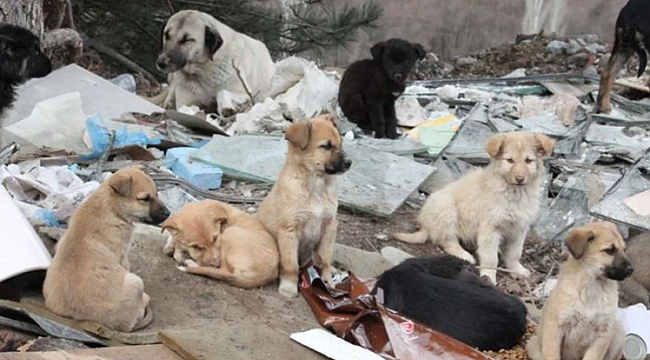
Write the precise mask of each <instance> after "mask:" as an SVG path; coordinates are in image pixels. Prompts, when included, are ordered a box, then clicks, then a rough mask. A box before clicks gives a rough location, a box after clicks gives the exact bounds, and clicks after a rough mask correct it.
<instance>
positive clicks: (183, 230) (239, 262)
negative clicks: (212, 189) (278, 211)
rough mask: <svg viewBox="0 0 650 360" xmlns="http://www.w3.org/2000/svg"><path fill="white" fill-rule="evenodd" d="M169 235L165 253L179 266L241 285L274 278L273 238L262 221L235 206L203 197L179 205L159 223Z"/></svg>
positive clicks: (252, 285)
mask: <svg viewBox="0 0 650 360" xmlns="http://www.w3.org/2000/svg"><path fill="white" fill-rule="evenodd" d="M162 229H163V231H164V230H167V231H168V232H169V233H170V234H171V236H170V237H169V239H168V241H167V244H166V245H165V248H164V251H165V254H167V256H173V257H174V260H176V261H177V262H178V263H179V264H181V265H183V266H181V267H180V269H181V270H183V271H185V272H188V273H190V274H196V275H203V276H206V277H210V278H213V279H217V280H224V281H226V282H227V283H229V284H231V285H234V286H238V287H241V288H255V287H259V286H262V285H265V284H267V283H269V282H271V281H273V280H275V279H277V277H278V266H279V262H280V257H279V254H278V246H277V243H276V242H275V239H273V237H272V236H271V235H269V233H268V232H267V231H266V229H264V227H263V226H262V224H261V223H260V222H259V221H258V220H257V219H256V218H255V217H253V216H252V215H249V214H247V213H245V212H243V211H241V210H239V209H237V208H235V207H233V206H230V205H228V204H225V203H222V202H220V201H216V200H203V201H199V202H194V203H190V204H187V205H185V206H183V207H182V208H181V209H180V210H178V212H176V213H175V214H174V215H172V216H171V217H170V218H169V219H167V221H165V222H164V223H163V224H162Z"/></svg>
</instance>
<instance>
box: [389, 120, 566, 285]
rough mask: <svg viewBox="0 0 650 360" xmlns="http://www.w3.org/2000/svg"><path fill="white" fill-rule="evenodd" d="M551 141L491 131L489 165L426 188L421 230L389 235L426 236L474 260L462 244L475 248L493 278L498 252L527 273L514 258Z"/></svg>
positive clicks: (417, 240) (413, 239)
mask: <svg viewBox="0 0 650 360" xmlns="http://www.w3.org/2000/svg"><path fill="white" fill-rule="evenodd" d="M554 146H555V140H553V139H551V138H549V137H548V136H546V135H542V134H532V133H525V132H511V133H501V134H496V135H494V136H492V137H491V138H490V139H489V140H488V141H487V143H486V144H485V149H486V151H487V153H488V154H489V155H490V157H491V158H492V161H491V162H490V165H488V166H487V167H485V168H482V169H478V170H475V171H473V172H471V173H468V174H467V175H465V176H463V177H462V178H460V179H458V180H457V181H455V182H453V183H451V184H449V185H447V186H445V187H444V188H442V189H441V190H439V191H437V192H436V193H434V194H431V196H429V198H428V199H427V201H426V203H425V204H424V206H423V207H422V210H421V211H420V214H419V216H418V223H419V224H420V231H418V232H416V233H413V234H402V233H398V234H394V235H393V237H394V238H395V239H397V240H400V241H403V242H407V243H412V244H421V243H424V242H426V241H427V240H428V239H431V241H432V242H433V244H434V246H439V247H441V248H442V250H444V251H445V252H446V253H448V254H451V255H454V256H457V257H459V258H461V259H464V260H467V261H469V262H470V263H472V264H474V263H476V260H475V259H474V257H473V256H472V254H470V253H469V252H467V250H466V249H468V248H476V255H477V257H478V261H479V263H480V265H481V267H482V268H483V269H481V276H487V277H488V278H489V279H490V280H491V281H492V283H494V284H496V268H497V265H498V262H499V252H501V259H502V260H503V263H504V265H505V267H506V268H507V269H509V270H512V271H513V272H515V273H517V274H519V275H521V276H529V275H530V270H528V269H526V268H525V267H524V266H523V265H521V263H520V261H519V260H520V258H521V252H522V250H523V248H524V240H525V239H526V234H527V233H528V228H529V227H530V224H531V223H532V222H533V220H534V219H535V215H536V213H537V211H538V209H539V204H540V198H541V185H542V181H543V180H544V176H543V175H544V170H545V169H544V158H545V157H547V156H549V155H550V154H551V153H552V152H553V148H554Z"/></svg>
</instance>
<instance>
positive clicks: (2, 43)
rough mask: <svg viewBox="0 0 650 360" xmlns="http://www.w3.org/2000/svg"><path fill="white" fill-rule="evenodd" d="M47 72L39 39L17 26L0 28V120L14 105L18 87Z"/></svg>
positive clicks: (49, 70)
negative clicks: (5, 111)
mask: <svg viewBox="0 0 650 360" xmlns="http://www.w3.org/2000/svg"><path fill="white" fill-rule="evenodd" d="M50 72H52V63H51V62H50V59H49V58H48V57H47V56H46V55H45V54H44V53H43V51H42V50H41V43H40V41H39V39H38V37H36V36H35V35H34V34H33V33H32V32H31V31H29V30H27V29H25V28H22V27H19V26H14V25H5V24H2V25H0V117H1V116H2V114H3V112H4V110H6V109H7V108H8V107H10V106H11V104H12V103H13V102H14V99H15V97H16V92H15V91H16V87H17V86H18V85H20V84H22V83H24V82H25V81H27V80H29V79H31V78H39V77H43V76H45V75H47V74H49V73H50ZM0 125H2V123H1V122H0Z"/></svg>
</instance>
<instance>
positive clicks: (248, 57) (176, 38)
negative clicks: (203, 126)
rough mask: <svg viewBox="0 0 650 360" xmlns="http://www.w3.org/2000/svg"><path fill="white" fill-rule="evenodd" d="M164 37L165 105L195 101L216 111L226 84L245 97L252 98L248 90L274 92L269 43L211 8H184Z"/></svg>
mask: <svg viewBox="0 0 650 360" xmlns="http://www.w3.org/2000/svg"><path fill="white" fill-rule="evenodd" d="M161 38H162V53H161V54H160V56H158V59H157V60H156V65H157V67H158V69H160V70H161V71H163V72H165V73H167V74H169V76H168V81H169V90H168V92H167V94H166V97H165V100H164V103H163V105H164V107H165V108H168V109H174V108H180V107H181V106H183V105H187V106H191V105H196V106H198V107H200V108H203V109H205V110H206V111H207V112H216V111H217V107H216V106H217V104H216V101H217V94H218V93H219V92H220V91H222V90H227V91H229V92H231V93H233V94H234V95H235V96H236V97H237V99H238V101H239V100H243V101H242V102H245V101H246V100H248V98H249V95H248V93H249V92H250V94H251V95H252V96H253V98H254V100H255V102H257V101H259V100H264V99H265V98H266V97H267V94H268V93H269V92H270V89H271V78H272V77H273V74H274V73H275V64H274V63H273V60H272V59H271V55H270V54H269V50H268V49H267V48H266V45H264V43H262V42H261V41H258V40H255V39H253V38H251V37H248V36H247V35H244V34H241V33H238V32H236V31H235V30H233V29H231V28H230V27H228V26H226V25H224V24H222V23H221V22H219V21H218V20H217V19H215V18H214V17H212V16H210V15H209V14H206V13H202V12H199V11H194V10H184V11H180V12H178V13H176V14H174V15H173V16H172V17H170V18H169V20H168V21H167V23H166V24H165V26H164V27H163V30H162V34H161ZM238 72H239V75H238ZM240 76H241V78H242V79H243V80H244V82H245V83H246V84H245V85H244V84H242V80H240Z"/></svg>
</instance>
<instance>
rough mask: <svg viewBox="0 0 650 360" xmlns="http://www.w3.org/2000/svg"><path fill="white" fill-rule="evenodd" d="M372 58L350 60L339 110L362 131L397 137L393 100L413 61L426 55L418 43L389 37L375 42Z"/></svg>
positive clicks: (378, 135)
mask: <svg viewBox="0 0 650 360" xmlns="http://www.w3.org/2000/svg"><path fill="white" fill-rule="evenodd" d="M370 52H371V53H372V59H366V60H359V61H356V62H354V63H352V64H351V65H350V66H349V67H348V68H347V70H346V71H345V73H344V74H343V79H341V85H340V88H339V95H338V102H339V105H340V106H341V110H343V114H345V116H346V117H347V118H348V120H350V121H351V122H353V123H356V124H357V125H359V127H360V128H361V129H362V130H363V132H364V133H366V134H368V135H369V134H371V133H372V132H373V131H374V133H375V137H376V138H384V137H386V138H389V139H395V138H397V117H396V116H395V100H396V99H397V98H398V97H399V96H400V95H402V93H403V92H404V89H405V88H406V78H407V76H408V74H409V73H410V72H411V70H412V69H413V66H415V63H416V61H418V60H421V59H423V58H424V56H425V55H426V52H425V51H424V48H423V47H422V45H419V44H412V43H409V42H408V41H405V40H401V39H390V40H388V41H384V42H380V43H377V44H375V45H374V46H373V47H372V49H370Z"/></svg>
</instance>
